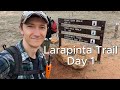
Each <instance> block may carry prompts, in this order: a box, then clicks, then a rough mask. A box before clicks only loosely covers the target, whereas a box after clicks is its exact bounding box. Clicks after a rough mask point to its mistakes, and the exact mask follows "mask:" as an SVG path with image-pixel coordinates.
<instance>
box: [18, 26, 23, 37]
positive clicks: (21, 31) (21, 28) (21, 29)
mask: <svg viewBox="0 0 120 90" xmlns="http://www.w3.org/2000/svg"><path fill="white" fill-rule="evenodd" d="M19 29H20V33H21V34H22V35H24V34H23V27H22V25H20V26H19Z"/></svg>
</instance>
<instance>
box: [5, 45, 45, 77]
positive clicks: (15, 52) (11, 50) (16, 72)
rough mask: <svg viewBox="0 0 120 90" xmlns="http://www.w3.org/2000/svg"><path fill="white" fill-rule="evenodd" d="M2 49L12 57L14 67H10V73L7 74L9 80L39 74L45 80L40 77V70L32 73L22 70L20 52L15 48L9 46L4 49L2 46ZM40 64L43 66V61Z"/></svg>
mask: <svg viewBox="0 0 120 90" xmlns="http://www.w3.org/2000/svg"><path fill="white" fill-rule="evenodd" d="M3 48H4V50H6V51H8V52H9V53H10V54H11V55H12V57H13V59H14V61H15V67H13V66H12V65H11V66H10V72H9V74H8V75H9V77H10V79H16V78H17V76H18V75H23V74H40V76H41V79H45V78H44V77H42V71H40V70H32V71H24V70H22V68H21V66H22V56H21V52H20V51H19V49H18V48H17V47H16V46H10V47H9V48H6V45H3ZM42 64H43V65H44V59H43V60H42Z"/></svg>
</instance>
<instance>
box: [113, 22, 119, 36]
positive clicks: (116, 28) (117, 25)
mask: <svg viewBox="0 0 120 90" xmlns="http://www.w3.org/2000/svg"><path fill="white" fill-rule="evenodd" d="M118 28H119V23H116V25H115V33H114V38H117V36H118Z"/></svg>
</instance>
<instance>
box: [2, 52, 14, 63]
mask: <svg viewBox="0 0 120 90" xmlns="http://www.w3.org/2000/svg"><path fill="white" fill-rule="evenodd" d="M2 58H3V59H6V60H11V61H14V59H13V57H12V56H11V54H10V53H9V52H8V51H7V50H3V51H1V52H0V59H2Z"/></svg>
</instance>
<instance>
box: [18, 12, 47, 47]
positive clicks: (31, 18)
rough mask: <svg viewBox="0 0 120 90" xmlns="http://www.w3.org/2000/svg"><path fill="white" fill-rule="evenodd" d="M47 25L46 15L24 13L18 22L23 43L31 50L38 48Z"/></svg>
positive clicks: (43, 37)
mask: <svg viewBox="0 0 120 90" xmlns="http://www.w3.org/2000/svg"><path fill="white" fill-rule="evenodd" d="M47 25H48V19H47V15H46V14H45V13H43V12H42V11H24V12H23V14H22V17H21V22H20V29H21V34H22V35H23V42H24V43H25V44H26V45H29V46H30V47H33V48H37V47H39V46H40V45H41V44H42V43H43V41H44V39H45V37H46V33H47Z"/></svg>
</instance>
